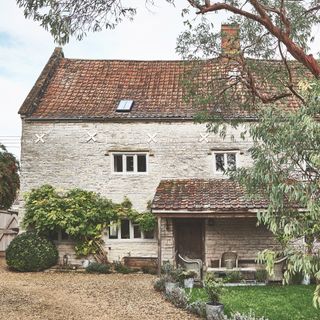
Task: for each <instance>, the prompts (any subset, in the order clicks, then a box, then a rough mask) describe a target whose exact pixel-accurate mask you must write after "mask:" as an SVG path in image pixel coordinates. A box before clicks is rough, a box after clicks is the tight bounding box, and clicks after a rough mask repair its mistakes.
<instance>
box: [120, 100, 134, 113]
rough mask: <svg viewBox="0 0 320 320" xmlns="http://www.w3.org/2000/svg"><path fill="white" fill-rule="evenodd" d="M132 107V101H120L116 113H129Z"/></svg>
mask: <svg viewBox="0 0 320 320" xmlns="http://www.w3.org/2000/svg"><path fill="white" fill-rule="evenodd" d="M132 107H133V100H120V102H119V104H118V106H117V112H130V111H131V109H132Z"/></svg>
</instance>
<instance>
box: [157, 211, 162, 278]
mask: <svg viewBox="0 0 320 320" xmlns="http://www.w3.org/2000/svg"><path fill="white" fill-rule="evenodd" d="M161 262H162V261H161V217H158V276H159V277H160V274H161Z"/></svg>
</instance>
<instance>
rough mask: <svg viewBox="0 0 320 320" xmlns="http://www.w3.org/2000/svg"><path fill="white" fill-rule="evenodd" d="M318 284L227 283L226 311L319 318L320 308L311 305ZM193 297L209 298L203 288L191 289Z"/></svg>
mask: <svg viewBox="0 0 320 320" xmlns="http://www.w3.org/2000/svg"><path fill="white" fill-rule="evenodd" d="M314 290H315V286H302V285H291V286H280V285H279V286H276V285H274V286H265V287H232V288H231V287H228V288H225V289H224V292H223V294H222V297H221V300H222V303H223V304H224V306H225V312H226V313H227V314H228V315H230V313H233V312H236V311H238V312H241V313H249V312H250V311H253V312H254V313H255V315H257V316H264V317H266V318H268V319H269V320H316V319H317V320H320V309H319V310H318V309H315V308H314V307H313V305H312V297H313V292H314ZM190 300H192V301H195V300H204V301H207V297H206V294H205V292H204V290H203V289H199V288H195V289H193V290H192V293H191V298H190Z"/></svg>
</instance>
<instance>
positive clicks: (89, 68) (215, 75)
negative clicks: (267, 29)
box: [19, 48, 296, 119]
mask: <svg viewBox="0 0 320 320" xmlns="http://www.w3.org/2000/svg"><path fill="white" fill-rule="evenodd" d="M195 63H196V62H190V61H189V62H188V61H121V60H79V59H66V58H64V56H63V53H62V50H61V49H59V48H57V49H56V50H55V51H54V53H53V55H52V56H51V58H50V59H49V61H48V63H47V65H46V67H45V68H44V70H43V72H42V74H41V75H40V77H39V79H38V81H37V82H36V84H35V86H34V87H33V89H32V90H31V92H30V94H29V95H28V97H27V98H26V100H25V102H24V104H23V105H22V107H21V108H20V111H19V113H20V114H21V115H22V116H24V117H27V118H33V119H55V118H56V119H62V118H67V119H69V118H70V119H116V118H119V119H127V118H130V119H146V118H151V119H154V118H161V119H163V118H180V119H192V118H193V117H194V116H195V114H196V113H198V112H199V108H195V107H193V106H194V105H195V103H193V102H192V101H188V102H187V101H186V100H185V96H186V92H185V91H184V90H185V89H184V88H185V86H184V85H183V81H184V80H185V77H186V74H187V73H188V72H190V71H191V70H193V69H194V64H195ZM268 63H269V62H268ZM275 63H278V62H274V63H273V64H275ZM229 69H230V68H229ZM227 72H228V70H227V67H226V65H225V64H223V61H222V60H221V59H212V60H207V61H204V62H203V63H201V68H200V71H199V72H198V73H197V75H196V77H195V78H194V80H193V82H194V84H196V85H198V88H200V90H202V88H205V87H208V86H207V85H206V84H207V83H208V81H211V82H212V83H213V90H216V91H217V92H219V91H218V90H220V89H221V88H220V87H219V83H220V82H219V79H221V78H224V77H225V76H226V74H227ZM216 80H217V81H216ZM211 89H212V88H211ZM245 91H246V89H245V88H240V89H239V92H238V93H237V97H236V98H233V100H234V101H235V103H234V104H233V105H232V108H231V109H229V110H222V111H223V112H224V113H225V114H226V115H227V116H230V117H251V116H252V115H251V114H250V113H249V112H248V111H245V110H243V109H240V108H239V103H238V101H239V99H241V97H242V96H243V94H244V92H245ZM122 99H129V100H134V106H133V109H132V111H131V112H123V113H119V112H116V107H117V105H118V103H119V101H120V100H122ZM289 106H290V107H295V106H296V101H291V102H290V103H289ZM222 107H223V106H222Z"/></svg>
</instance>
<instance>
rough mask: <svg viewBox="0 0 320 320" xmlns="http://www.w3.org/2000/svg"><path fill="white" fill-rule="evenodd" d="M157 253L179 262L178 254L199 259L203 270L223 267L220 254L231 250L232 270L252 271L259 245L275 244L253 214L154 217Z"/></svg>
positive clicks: (223, 261)
mask: <svg viewBox="0 0 320 320" xmlns="http://www.w3.org/2000/svg"><path fill="white" fill-rule="evenodd" d="M158 223H159V231H160V232H159V236H158V239H159V243H158V256H159V257H160V259H159V260H160V261H161V264H163V263H164V262H166V261H169V262H170V263H173V264H175V265H177V264H179V263H180V262H181V261H179V257H178V254H180V255H181V256H182V257H188V258H191V259H201V260H202V262H203V265H204V271H220V272H221V271H225V272H228V271H229V270H230V267H229V266H228V265H226V261H225V260H224V259H223V255H224V254H225V253H228V252H233V253H235V256H236V258H235V260H236V262H235V263H234V265H232V271H245V272H246V271H247V272H250V271H255V270H256V269H257V268H259V266H258V265H257V264H256V262H255V259H256V258H257V253H258V252H259V251H261V250H263V249H266V248H271V247H274V246H276V245H277V243H276V241H275V239H274V237H273V235H272V234H271V233H270V232H269V231H268V230H267V229H266V228H265V227H263V226H259V227H258V226H256V223H257V219H256V218H255V217H245V218H236V217H232V218H227V217H226V218H221V217H219V218H168V217H158Z"/></svg>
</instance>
